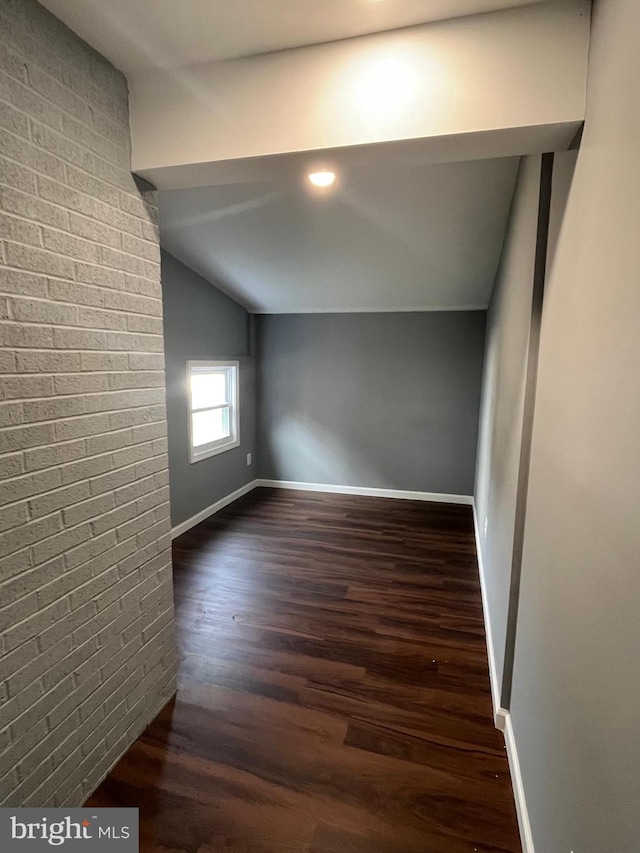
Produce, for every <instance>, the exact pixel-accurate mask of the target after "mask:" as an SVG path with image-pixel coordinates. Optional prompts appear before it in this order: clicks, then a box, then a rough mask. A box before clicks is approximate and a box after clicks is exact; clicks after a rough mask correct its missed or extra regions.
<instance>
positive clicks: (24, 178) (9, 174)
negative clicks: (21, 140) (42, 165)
mask: <svg viewBox="0 0 640 853" xmlns="http://www.w3.org/2000/svg"><path fill="white" fill-rule="evenodd" d="M0 184H4V185H5V187H13V188H15V189H17V190H21V191H22V192H25V193H32V192H35V190H36V173H35V172H33V171H32V170H31V169H28V168H25V167H24V166H21V165H20V164H19V163H12V162H11V160H5V159H4V157H0ZM3 190H4V187H2V189H1V190H0V204H2V199H3V195H2V191H3Z"/></svg>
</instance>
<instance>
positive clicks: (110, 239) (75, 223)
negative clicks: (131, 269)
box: [69, 213, 120, 249]
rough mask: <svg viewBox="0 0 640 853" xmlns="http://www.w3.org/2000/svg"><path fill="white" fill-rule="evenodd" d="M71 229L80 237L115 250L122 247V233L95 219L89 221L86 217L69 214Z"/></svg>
mask: <svg viewBox="0 0 640 853" xmlns="http://www.w3.org/2000/svg"><path fill="white" fill-rule="evenodd" d="M69 229H70V231H72V232H73V233H74V234H77V235H78V236H80V237H84V238H85V239H87V240H93V241H94V242H95V243H102V244H103V245H105V246H111V247H112V248H114V249H117V248H118V246H119V245H120V233H119V232H118V231H116V230H115V228H110V227H109V226H108V225H104V224H102V223H101V222H96V221H95V220H94V219H88V218H87V217H86V216H79V215H78V214H77V213H70V214H69Z"/></svg>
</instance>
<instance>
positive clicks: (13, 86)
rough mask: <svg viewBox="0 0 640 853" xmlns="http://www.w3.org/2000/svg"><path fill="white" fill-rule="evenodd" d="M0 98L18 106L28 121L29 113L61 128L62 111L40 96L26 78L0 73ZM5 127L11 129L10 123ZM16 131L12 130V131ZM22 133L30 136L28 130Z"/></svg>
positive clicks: (45, 122) (52, 125) (51, 125)
mask: <svg viewBox="0 0 640 853" xmlns="http://www.w3.org/2000/svg"><path fill="white" fill-rule="evenodd" d="M0 98H2V99H3V100H5V101H7V102H8V103H10V104H13V105H14V106H17V107H18V108H19V109H20V110H21V111H22V113H21V114H22V115H23V117H24V119H25V120H27V121H28V115H29V116H32V117H33V118H34V119H37V120H38V121H40V122H43V123H44V124H47V125H49V126H50V127H53V128H59V127H60V125H61V121H62V113H61V111H60V110H59V109H58V108H57V107H55V106H54V105H53V104H51V103H50V102H49V101H47V100H46V98H42V97H40V95H38V94H36V92H34V91H33V90H32V89H31V88H30V87H29V86H28V85H25V81H24V80H16V79H12V78H11V77H10V76H9V75H6V74H2V75H0ZM5 127H7V129H8V130H10V129H11V128H10V127H9V126H8V125H5ZM15 132H16V131H15V130H12V133H15ZM20 135H21V136H24V137H25V139H28V138H29V135H28V131H27V133H26V134H25V133H21V134H20Z"/></svg>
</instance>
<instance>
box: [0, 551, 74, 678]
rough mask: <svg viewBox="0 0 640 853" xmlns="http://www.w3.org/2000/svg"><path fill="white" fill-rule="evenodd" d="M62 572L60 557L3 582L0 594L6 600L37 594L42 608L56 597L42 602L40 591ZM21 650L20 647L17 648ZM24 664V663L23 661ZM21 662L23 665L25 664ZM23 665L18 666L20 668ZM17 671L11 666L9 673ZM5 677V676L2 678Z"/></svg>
mask: <svg viewBox="0 0 640 853" xmlns="http://www.w3.org/2000/svg"><path fill="white" fill-rule="evenodd" d="M63 572H64V560H63V558H62V557H55V558H54V559H53V560H50V561H49V562H48V563H43V564H42V565H40V566H36V567H35V568H33V569H28V570H27V571H23V572H20V574H18V575H16V576H15V577H13V578H11V579H9V580H7V581H5V582H4V583H3V584H2V586H1V587H0V594H1V595H2V596H3V598H6V599H8V600H12V599H16V598H19V597H20V596H22V595H28V594H29V593H30V592H37V594H38V605H39V606H40V607H43V606H44V605H45V604H51V603H52V601H54V600H55V598H56V596H54V597H53V598H50V599H49V600H48V601H45V602H43V593H42V590H43V589H45V588H46V587H47V584H50V583H51V582H53V581H55V580H57V579H59V578H60V576H61V575H62V573H63ZM19 648H22V646H19ZM25 662H26V661H25ZM25 662H23V663H25ZM3 663H4V660H3ZM22 665H23V664H20V666H22ZM16 669H19V667H18V666H13V665H12V666H11V669H10V671H11V672H13V671H15V670H16ZM4 677H6V675H5V676H4Z"/></svg>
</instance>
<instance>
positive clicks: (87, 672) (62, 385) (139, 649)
mask: <svg viewBox="0 0 640 853" xmlns="http://www.w3.org/2000/svg"><path fill="white" fill-rule="evenodd" d="M129 153H130V152H129V124H128V109H127V87H126V81H125V79H124V77H123V76H122V75H121V74H120V73H119V72H117V71H115V69H114V68H113V67H112V66H110V65H109V64H108V63H107V62H106V61H105V60H104V59H103V58H102V57H100V56H99V55H98V54H96V53H95V52H94V51H93V50H91V48H89V47H88V46H87V45H85V44H84V43H83V42H82V41H80V40H79V39H78V38H77V37H76V36H75V35H73V34H72V33H71V32H70V31H69V30H67V29H66V28H65V27H64V26H63V25H62V24H61V23H60V22H59V21H57V19H56V18H54V17H53V16H52V15H50V14H49V13H48V12H46V11H45V10H44V9H43V8H42V7H41V6H39V5H38V4H37V3H36V2H35V0H0V237H1V238H2V240H1V242H0V384H1V394H0V555H1V560H0V582H1V583H0V627H1V631H2V658H1V660H0V804H4V805H27V804H28V805H35V806H50V805H80V804H82V802H83V801H84V799H85V797H86V795H87V794H88V793H90V791H91V790H92V789H93V788H94V787H95V786H96V784H97V783H98V782H99V781H100V779H101V778H102V777H103V776H104V774H105V773H106V772H107V770H108V769H109V767H110V766H111V765H112V764H113V763H114V761H115V760H116V759H117V758H118V757H119V756H120V755H121V754H122V752H124V751H125V749H126V748H127V747H128V746H129V744H130V743H131V742H132V741H133V740H134V739H135V738H136V737H137V735H138V734H139V733H140V732H141V730H142V729H143V728H144V726H145V725H146V724H147V723H148V722H149V720H150V719H151V718H153V716H154V715H155V714H156V713H157V711H158V710H159V709H160V707H161V706H162V705H163V704H164V702H165V701H166V700H167V699H168V698H169V696H170V695H171V694H172V693H173V691H174V689H175V652H174V639H173V593H172V578H171V556H170V533H169V528H170V525H169V503H168V500H169V489H168V475H167V456H166V422H165V405H164V402H165V387H164V369H163V339H162V302H161V290H160V280H159V279H160V267H159V247H158V234H157V226H156V208H155V206H154V199H153V196H152V195H150V194H141V193H140V192H139V191H138V190H137V189H136V186H135V184H134V182H133V180H132V178H131V175H130V173H129Z"/></svg>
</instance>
